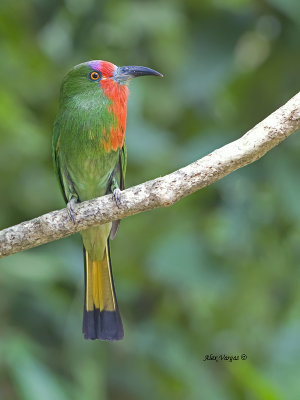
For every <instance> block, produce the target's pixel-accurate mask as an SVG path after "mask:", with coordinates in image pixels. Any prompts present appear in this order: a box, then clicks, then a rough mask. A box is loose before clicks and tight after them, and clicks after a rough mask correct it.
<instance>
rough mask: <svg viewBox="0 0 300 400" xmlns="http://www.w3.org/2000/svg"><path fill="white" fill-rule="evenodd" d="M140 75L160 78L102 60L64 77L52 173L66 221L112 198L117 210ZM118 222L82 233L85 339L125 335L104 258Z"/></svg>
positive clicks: (145, 70) (144, 70)
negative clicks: (79, 206)
mask: <svg viewBox="0 0 300 400" xmlns="http://www.w3.org/2000/svg"><path fill="white" fill-rule="evenodd" d="M143 75H156V76H162V75H161V74H160V73H159V72H157V71H154V70H153V69H150V68H146V67H139V66H125V67H117V66H116V65H114V64H112V63H110V62H108V61H102V60H94V61H88V62H85V63H82V64H79V65H76V66H75V67H74V68H72V69H71V70H70V71H69V73H68V74H67V75H66V76H65V78H64V80H63V83H62V86H61V91H60V104H59V111H58V114H57V117H56V120H55V123H54V130H53V141H52V154H53V161H54V168H55V171H56V174H57V176H58V179H59V182H60V186H61V189H62V193H63V196H64V199H65V202H66V203H67V207H68V211H69V213H70V217H72V219H73V220H74V221H75V214H76V209H75V204H76V203H77V202H80V201H84V200H89V199H92V198H95V197H99V196H103V195H105V194H108V193H112V194H113V198H114V200H115V201H116V203H117V205H120V190H123V189H124V181H125V173H126V163H127V153H126V146H125V130H126V115H127V99H128V94H129V90H128V83H129V81H130V79H131V78H134V77H138V76H143ZM119 222H120V221H115V222H112V223H107V224H104V225H99V226H96V227H92V228H89V229H87V230H85V231H82V232H81V236H82V240H83V245H84V260H85V300H84V313H83V328H82V330H83V334H84V338H85V339H100V340H120V339H122V338H123V336H124V332H123V325H122V320H121V316H120V312H119V308H118V303H117V299H116V294H115V289H114V282H113V277H112V270H111V261H110V253H109V239H113V238H114V236H115V235H116V233H117V230H118V226H119Z"/></svg>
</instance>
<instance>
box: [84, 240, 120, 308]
mask: <svg viewBox="0 0 300 400" xmlns="http://www.w3.org/2000/svg"><path fill="white" fill-rule="evenodd" d="M85 261H86V310H87V311H93V310H94V308H98V309H100V311H102V310H106V311H115V309H116V301H115V295H114V289H113V282H112V276H111V268H110V262H109V256H108V248H107V245H106V248H105V252H104V257H103V260H102V261H94V260H92V259H91V257H90V256H89V254H88V252H87V251H85Z"/></svg>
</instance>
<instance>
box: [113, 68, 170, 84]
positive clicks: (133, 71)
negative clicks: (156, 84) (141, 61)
mask: <svg viewBox="0 0 300 400" xmlns="http://www.w3.org/2000/svg"><path fill="white" fill-rule="evenodd" d="M144 75H155V76H160V77H162V76H163V75H162V74H161V73H160V72H157V71H155V70H154V69H151V68H147V67H138V66H131V65H129V66H125V67H118V68H117V69H116V72H115V74H114V80H115V81H117V82H124V81H127V80H129V79H132V78H136V77H137V76H144Z"/></svg>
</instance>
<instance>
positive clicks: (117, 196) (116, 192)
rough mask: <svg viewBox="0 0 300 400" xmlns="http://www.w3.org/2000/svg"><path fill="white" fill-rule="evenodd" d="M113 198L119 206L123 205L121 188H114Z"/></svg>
mask: <svg viewBox="0 0 300 400" xmlns="http://www.w3.org/2000/svg"><path fill="white" fill-rule="evenodd" d="M112 198H113V200H114V201H115V203H116V206H117V207H118V208H120V207H121V190H120V189H119V188H116V189H114V190H113V194H112Z"/></svg>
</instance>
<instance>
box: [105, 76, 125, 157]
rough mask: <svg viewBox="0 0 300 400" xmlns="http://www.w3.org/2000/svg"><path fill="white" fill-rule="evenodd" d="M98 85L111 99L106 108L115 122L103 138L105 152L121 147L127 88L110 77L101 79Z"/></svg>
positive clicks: (123, 135)
mask: <svg viewBox="0 0 300 400" xmlns="http://www.w3.org/2000/svg"><path fill="white" fill-rule="evenodd" d="M100 86H101V88H102V89H103V92H104V94H105V96H107V97H108V98H109V100H110V101H111V102H110V104H108V105H107V110H108V112H109V113H112V114H113V115H114V118H115V124H114V125H113V126H111V128H110V132H109V133H110V134H108V135H106V136H105V139H103V145H104V148H105V150H106V151H107V152H109V151H111V150H114V151H116V150H117V149H118V148H122V146H123V144H124V138H125V131H126V116H127V99H128V94H129V89H128V87H127V86H125V85H120V84H118V83H117V82H115V81H114V80H112V79H102V80H101V81H100Z"/></svg>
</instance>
